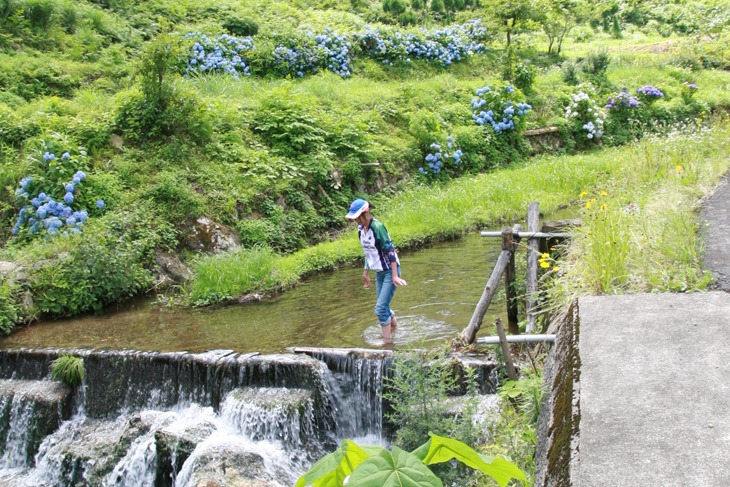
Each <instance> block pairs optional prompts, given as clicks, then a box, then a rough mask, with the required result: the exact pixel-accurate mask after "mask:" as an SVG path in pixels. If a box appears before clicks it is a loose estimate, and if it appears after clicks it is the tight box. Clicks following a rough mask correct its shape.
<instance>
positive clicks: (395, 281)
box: [393, 276, 408, 286]
mask: <svg viewBox="0 0 730 487" xmlns="http://www.w3.org/2000/svg"><path fill="white" fill-rule="evenodd" d="M393 284H395V285H396V286H405V285H407V284H408V283H407V282H406V280H405V279H401V278H400V277H398V276H395V277H393Z"/></svg>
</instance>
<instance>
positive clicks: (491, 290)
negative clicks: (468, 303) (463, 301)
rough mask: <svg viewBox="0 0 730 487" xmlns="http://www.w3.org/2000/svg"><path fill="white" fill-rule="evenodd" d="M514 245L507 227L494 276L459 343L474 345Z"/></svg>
mask: <svg viewBox="0 0 730 487" xmlns="http://www.w3.org/2000/svg"><path fill="white" fill-rule="evenodd" d="M512 245H513V243H512V229H511V228H510V227H505V228H504V229H502V253H501V254H499V258H498V259H497V263H496V264H495V266H494V270H493V271H492V274H491V275H490V276H489V280H488V281H487V285H486V286H484V291H483V292H482V297H481V298H479V302H478V303H477V307H476V309H475V310H474V314H473V315H472V317H471V320H470V321H469V325H468V326H467V327H466V328H464V330H463V331H462V332H461V333H460V334H459V337H458V341H460V342H461V343H464V344H467V345H469V344H472V343H474V339H475V338H476V336H477V332H478V331H479V329H480V328H481V327H482V320H484V315H485V314H486V312H487V308H489V303H491V302H492V298H493V297H494V294H495V293H496V292H497V288H498V287H499V280H500V278H501V277H502V274H504V271H505V269H506V268H507V265H508V264H509V259H510V256H511V254H512V251H511V250H509V249H510V248H511V247H512Z"/></svg>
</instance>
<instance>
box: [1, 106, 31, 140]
mask: <svg viewBox="0 0 730 487" xmlns="http://www.w3.org/2000/svg"><path fill="white" fill-rule="evenodd" d="M40 130H41V129H40V127H39V126H38V124H37V123H35V122H33V121H29V120H27V119H24V118H22V117H18V116H17V113H16V111H15V110H13V109H11V108H10V107H8V106H7V105H2V104H0V140H2V141H3V143H5V144H8V145H13V146H16V147H17V146H20V145H21V144H22V143H23V142H24V141H25V140H26V139H29V138H31V137H33V136H36V135H38V133H39V132H40Z"/></svg>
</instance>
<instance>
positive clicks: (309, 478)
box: [296, 440, 387, 487]
mask: <svg viewBox="0 0 730 487" xmlns="http://www.w3.org/2000/svg"><path fill="white" fill-rule="evenodd" d="M384 450H385V448H383V447H373V446H369V447H359V446H357V445H356V444H355V443H354V442H353V441H351V440H343V441H342V445H340V447H339V448H338V449H337V450H335V451H334V452H332V453H330V454H329V455H327V456H325V457H322V458H320V459H319V461H317V463H315V464H314V465H312V468H310V469H309V471H307V473H305V474H304V475H302V476H301V477H299V480H297V484H296V487H305V486H310V485H311V486H312V487H342V485H343V484H344V481H345V478H346V477H347V476H348V475H350V474H351V473H352V471H353V470H355V469H356V468H357V466H358V465H360V463H362V462H363V461H364V460H366V459H367V458H369V457H371V456H373V455H377V454H378V453H380V452H381V451H384ZM385 451H387V450H385Z"/></svg>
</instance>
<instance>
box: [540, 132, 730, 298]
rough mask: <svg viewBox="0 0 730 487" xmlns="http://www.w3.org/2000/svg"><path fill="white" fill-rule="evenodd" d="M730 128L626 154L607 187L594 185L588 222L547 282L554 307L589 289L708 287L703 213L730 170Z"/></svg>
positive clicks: (652, 143) (645, 144) (649, 143)
mask: <svg viewBox="0 0 730 487" xmlns="http://www.w3.org/2000/svg"><path fill="white" fill-rule="evenodd" d="M729 133H730V132H729V130H728V126H727V124H726V125H724V126H722V127H718V128H716V129H715V130H705V131H699V132H695V133H689V134H688V133H684V134H670V135H669V136H668V137H665V138H662V139H657V138H653V139H647V140H644V141H642V142H640V143H638V144H635V145H633V146H631V147H627V148H626V149H625V150H622V151H619V153H617V154H616V156H617V158H616V162H615V163H614V166H615V171H614V174H613V176H612V178H611V180H610V181H607V183H608V184H607V185H606V186H605V187H604V188H601V187H600V186H591V187H588V191H587V194H585V195H584V197H583V199H582V200H581V204H582V207H583V209H582V220H583V225H582V227H581V228H579V229H578V230H576V231H575V235H574V238H573V239H572V243H571V245H570V247H569V248H567V249H566V252H565V258H564V260H563V262H561V263H560V265H559V266H558V267H559V269H560V270H559V272H558V274H559V277H558V278H557V279H548V280H547V281H548V282H549V286H548V289H549V291H548V293H549V296H550V300H549V301H550V302H551V304H552V305H554V306H559V305H561V304H563V303H565V302H566V301H568V300H571V299H574V298H575V297H577V296H580V295H585V294H596V293H624V292H656V291H681V292H685V291H693V290H701V289H705V288H706V287H707V285H708V283H709V282H711V280H712V277H711V275H710V274H708V273H707V272H706V271H704V270H703V269H702V265H701V264H702V252H703V242H702V232H701V225H700V221H699V218H698V215H697V212H698V209H699V201H700V198H701V197H702V196H703V195H706V194H708V193H710V192H711V190H712V189H713V187H714V185H715V184H716V183H717V181H718V179H719V178H720V177H721V176H722V175H723V174H724V173H726V172H727V171H728V168H730V159H729V156H730V138H728V135H729ZM601 191H602V192H601Z"/></svg>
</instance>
